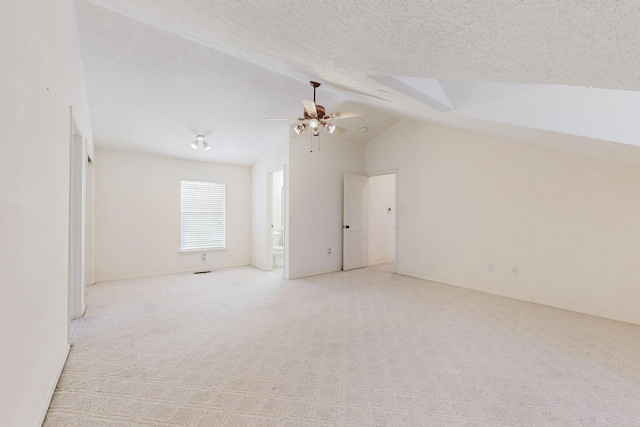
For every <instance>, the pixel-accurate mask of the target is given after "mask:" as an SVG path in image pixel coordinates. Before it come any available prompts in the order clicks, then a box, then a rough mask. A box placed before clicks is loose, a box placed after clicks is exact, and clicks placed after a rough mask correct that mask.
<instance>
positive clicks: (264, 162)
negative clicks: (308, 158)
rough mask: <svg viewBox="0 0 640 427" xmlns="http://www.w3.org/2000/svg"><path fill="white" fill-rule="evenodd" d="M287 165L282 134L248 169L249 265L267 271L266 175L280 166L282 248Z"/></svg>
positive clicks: (286, 145)
mask: <svg viewBox="0 0 640 427" xmlns="http://www.w3.org/2000/svg"><path fill="white" fill-rule="evenodd" d="M288 164H289V135H288V132H287V131H284V132H283V134H282V138H281V139H280V140H278V141H274V142H273V143H272V144H271V147H270V148H269V150H268V151H267V152H266V153H265V154H264V155H263V156H262V157H260V159H258V161H257V162H256V163H255V164H254V165H253V168H252V169H251V183H252V185H251V265H253V266H254V267H257V268H260V269H262V270H267V269H268V268H269V257H268V247H269V245H271V235H270V232H269V228H268V224H267V218H268V216H267V209H268V207H269V204H268V201H267V194H268V193H267V185H268V183H267V173H268V172H269V171H270V170H273V169H274V168H276V167H280V166H284V187H285V194H284V199H285V200H284V205H285V208H284V209H285V212H284V215H285V218H284V232H285V234H284V237H285V247H286V246H287V236H288V221H289V218H288V216H287V211H288V204H289V199H288V194H289V185H288V176H289V172H288ZM284 267H285V269H284V277H289V274H288V267H289V262H288V251H286V252H285V265H284Z"/></svg>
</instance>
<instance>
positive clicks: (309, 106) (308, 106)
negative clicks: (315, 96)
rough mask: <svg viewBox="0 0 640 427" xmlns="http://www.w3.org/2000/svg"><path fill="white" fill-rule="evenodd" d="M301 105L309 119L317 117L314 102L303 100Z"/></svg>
mask: <svg viewBox="0 0 640 427" xmlns="http://www.w3.org/2000/svg"><path fill="white" fill-rule="evenodd" d="M302 103H303V104H304V109H305V110H306V112H307V114H308V115H309V117H318V111H317V110H316V103H315V102H313V101H308V100H306V99H303V100H302Z"/></svg>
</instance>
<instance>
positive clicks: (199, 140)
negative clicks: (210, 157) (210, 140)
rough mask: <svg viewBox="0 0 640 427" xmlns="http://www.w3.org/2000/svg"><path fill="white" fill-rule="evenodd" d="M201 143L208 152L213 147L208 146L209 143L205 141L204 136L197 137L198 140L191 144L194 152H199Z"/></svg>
mask: <svg viewBox="0 0 640 427" xmlns="http://www.w3.org/2000/svg"><path fill="white" fill-rule="evenodd" d="M199 143H202V146H203V147H204V149H205V150H208V149H209V148H211V146H210V145H209V144H207V141H205V140H204V136H202V135H197V136H196V140H195V141H193V142H192V143H191V148H193V149H194V150H197V149H198V144H199Z"/></svg>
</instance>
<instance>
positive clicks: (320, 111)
mask: <svg viewBox="0 0 640 427" xmlns="http://www.w3.org/2000/svg"><path fill="white" fill-rule="evenodd" d="M316 112H317V113H318V116H317V117H318V118H319V119H324V118H325V116H326V111H325V109H324V107H323V106H322V105H318V104H316ZM304 118H305V119H310V118H311V116H310V115H309V114H308V113H307V110H304ZM326 118H328V117H326Z"/></svg>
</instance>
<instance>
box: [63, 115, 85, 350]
mask: <svg viewBox="0 0 640 427" xmlns="http://www.w3.org/2000/svg"><path fill="white" fill-rule="evenodd" d="M87 159H88V157H87V140H86V139H85V138H84V136H83V134H82V132H81V130H80V128H79V127H78V125H77V122H76V120H75V119H74V117H73V110H71V138H70V145H69V290H68V299H67V300H68V313H69V328H71V320H75V319H79V318H81V317H82V316H83V315H84V311H85V309H86V304H85V269H86V265H85V264H86V242H85V239H86V185H87ZM69 334H70V332H69ZM69 338H70V337H69Z"/></svg>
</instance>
